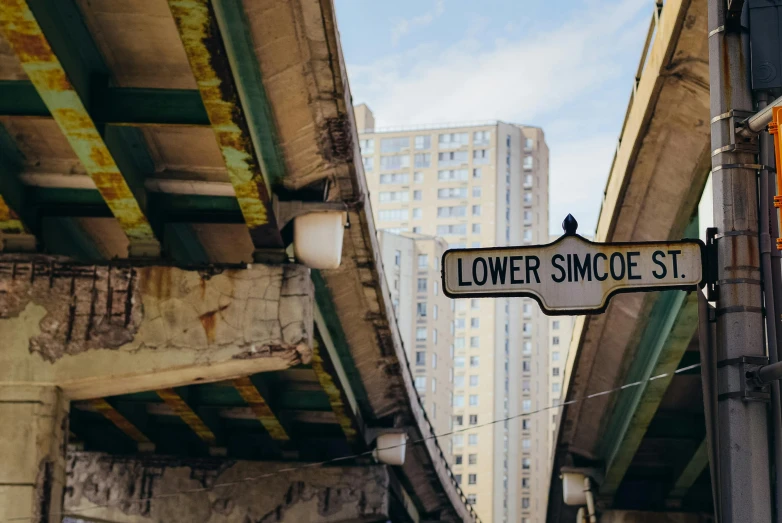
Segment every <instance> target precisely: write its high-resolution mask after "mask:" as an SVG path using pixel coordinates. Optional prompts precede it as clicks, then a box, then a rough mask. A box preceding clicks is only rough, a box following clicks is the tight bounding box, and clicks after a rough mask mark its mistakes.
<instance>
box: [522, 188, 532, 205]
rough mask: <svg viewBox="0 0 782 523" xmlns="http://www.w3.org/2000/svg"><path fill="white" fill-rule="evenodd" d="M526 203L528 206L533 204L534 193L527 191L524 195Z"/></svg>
mask: <svg viewBox="0 0 782 523" xmlns="http://www.w3.org/2000/svg"><path fill="white" fill-rule="evenodd" d="M524 203H526V204H530V203H532V193H531V192H529V191H526V192H525V193H524Z"/></svg>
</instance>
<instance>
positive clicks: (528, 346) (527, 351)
mask: <svg viewBox="0 0 782 523" xmlns="http://www.w3.org/2000/svg"><path fill="white" fill-rule="evenodd" d="M522 351H523V352H524V354H532V342H531V341H525V342H524V345H523V349H522Z"/></svg>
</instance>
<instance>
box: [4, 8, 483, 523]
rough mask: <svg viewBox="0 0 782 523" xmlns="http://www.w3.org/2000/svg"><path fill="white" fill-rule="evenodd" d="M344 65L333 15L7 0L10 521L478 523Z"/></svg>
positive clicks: (327, 10)
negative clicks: (441, 438)
mask: <svg viewBox="0 0 782 523" xmlns="http://www.w3.org/2000/svg"><path fill="white" fill-rule="evenodd" d="M344 67H345V66H344V60H343V58H342V55H341V50H340V43H339V35H338V32H337V28H336V23H335V16H334V7H333V5H332V3H331V2H330V1H329V0H253V1H249V0H245V1H241V0H168V1H167V0H98V1H95V0H0V124H1V127H0V240H2V246H3V252H2V253H1V254H0V339H1V340H3V341H2V348H1V349H0V419H1V420H3V423H0V462H2V463H3V466H2V467H0V521H25V520H30V521H33V520H34V521H49V522H55V521H61V520H62V518H63V516H73V517H79V518H83V519H87V520H96V521H117V522H133V523H136V522H145V523H146V522H162V521H166V522H172V521H183V522H184V521H188V522H189V521H206V520H209V521H214V522H218V521H219V522H234V521H236V522H245V521H271V520H274V521H304V520H318V521H386V520H388V519H392V520H394V521H415V522H417V521H477V520H478V518H477V516H476V514H475V513H474V512H473V510H472V507H471V506H469V505H468V504H467V503H466V498H465V496H464V494H463V493H462V492H461V490H460V488H459V486H458V485H457V484H456V482H455V481H454V478H453V475H452V474H451V471H450V470H449V468H448V465H447V463H446V461H445V459H444V457H443V452H442V450H441V448H440V447H439V446H438V444H437V442H436V440H435V439H434V438H432V436H433V431H432V427H431V425H430V424H429V420H428V419H427V417H426V414H425V412H424V410H423V408H422V405H421V403H420V399H419V398H418V396H417V394H416V392H415V389H414V387H413V383H412V378H411V375H410V372H409V368H408V362H407V360H406V356H405V352H404V350H403V347H402V345H401V342H400V337H399V333H398V332H397V329H396V324H395V320H394V318H393V312H392V308H391V306H390V303H389V299H388V296H389V294H388V290H387V289H386V287H385V279H384V275H383V268H382V266H381V265H380V264H379V263H378V249H377V242H376V237H375V230H374V225H373V223H372V213H371V210H370V209H369V199H368V198H367V188H366V185H365V181H364V176H363V171H362V163H361V161H360V156H359V150H358V140H357V135H356V130H355V125H354V122H353V120H352V118H353V116H352V107H351V101H350V100H351V98H350V91H349V87H348V83H347V76H346V74H345V69H344ZM313 211H317V212H320V213H323V214H313V213H312V212H313ZM302 213H310V214H307V215H306V216H305V215H303V214H302ZM294 216H303V219H302V221H294V220H291V218H293V217H294ZM334 216H338V219H337V220H336V222H335V221H334V220H332V218H333V217H334ZM343 217H346V218H347V223H348V224H349V227H348V228H346V229H344V237H342V236H341V231H342V220H343ZM294 223H295V226H294ZM324 223H325V224H329V223H330V224H331V227H330V228H328V227H327V228H325V229H323V230H326V231H327V232H328V234H326V236H325V238H326V239H323V231H322V230H321V229H320V228H319V227H325V226H324V225H323V224H324ZM335 223H336V224H337V225H336V226H334V224H335ZM313 227H314V228H315V229H316V230H319V231H321V232H320V234H321V236H320V237H319V238H317V239H318V241H320V242H321V245H326V246H325V247H323V249H324V251H323V252H318V253H314V254H313V253H312V252H309V253H307V247H308V246H309V245H310V244H311V243H312V242H313V241H315V240H312V239H311V238H310V239H309V240H307V238H306V234H307V233H308V231H309V232H311V231H312V229H313ZM329 237H331V238H342V240H341V243H339V244H335V245H331V246H328V245H327V243H328V238H329ZM324 242H325V243H324ZM294 246H295V248H294ZM324 252H325V253H326V254H324ZM340 252H341V264H337V263H334V260H335V258H336V257H337V256H338V255H339V253H340ZM323 256H325V257H326V258H328V259H326V260H325V261H324V260H323V259H321V258H322V257H323ZM329 256H330V258H329ZM319 257H321V258H319ZM312 260H314V261H312ZM307 264H309V267H308V266H307ZM337 265H338V266H337ZM312 267H316V269H313V268H312ZM317 267H321V269H317ZM325 267H330V268H325ZM388 432H392V433H400V432H401V433H405V434H407V436H408V441H409V443H408V445H407V450H406V460H405V462H404V465H401V466H391V465H384V464H382V463H377V462H375V461H374V460H373V459H372V458H371V456H370V451H371V449H372V448H374V446H375V438H376V437H377V436H378V435H379V434H384V433H388ZM423 439H425V441H424V442H421V441H420V440H423ZM351 456H352V457H351Z"/></svg>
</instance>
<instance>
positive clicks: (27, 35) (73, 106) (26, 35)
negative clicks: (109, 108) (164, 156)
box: [0, 0, 155, 241]
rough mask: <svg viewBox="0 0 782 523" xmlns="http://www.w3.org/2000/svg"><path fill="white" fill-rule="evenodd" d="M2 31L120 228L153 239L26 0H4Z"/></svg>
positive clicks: (131, 235)
mask: <svg viewBox="0 0 782 523" xmlns="http://www.w3.org/2000/svg"><path fill="white" fill-rule="evenodd" d="M0 30H1V31H2V32H3V34H4V36H5V38H6V40H7V41H8V43H9V44H10V45H11V48H12V49H13V50H14V52H15V53H16V55H17V56H18V57H19V60H20V62H21V65H22V68H23V69H24V71H25V73H27V76H28V77H29V79H30V80H31V81H32V83H33V85H34V86H35V88H36V90H37V91H38V93H39V94H40V96H41V99H42V100H43V102H44V103H45V104H46V107H47V108H48V109H49V111H50V112H51V115H52V117H53V118H54V120H55V121H56V122H57V125H58V126H59V127H60V130H61V131H62V133H63V134H64V135H65V137H66V138H67V139H68V142H69V143H70V145H71V148H72V149H73V151H74V152H75V153H76V156H78V158H79V160H80V161H81V163H82V165H83V166H84V168H85V170H86V171H87V173H88V174H89V175H90V177H91V178H92V180H93V181H94V182H95V185H96V187H97V189H98V191H100V193H101V195H102V196H103V199H104V200H105V201H106V204H107V205H108V206H109V208H110V209H111V212H112V214H114V217H115V218H116V219H117V221H118V222H119V225H120V227H122V230H123V231H124V232H125V234H126V235H127V236H128V238H129V239H130V240H131V241H134V240H142V241H150V240H152V241H155V237H154V234H153V232H152V228H151V227H150V225H149V222H148V221H147V219H146V217H145V216H144V214H143V213H142V211H141V208H140V207H139V204H138V202H137V201H136V199H135V197H134V196H133V193H132V192H131V190H130V188H129V187H128V184H127V183H126V182H125V178H124V177H123V176H122V174H121V173H120V170H119V167H117V164H116V163H115V161H114V159H113V158H112V156H111V153H110V152H109V150H108V147H107V146H106V144H105V142H104V141H103V138H102V137H101V135H100V133H99V132H98V129H97V128H96V127H95V123H94V122H93V121H92V118H90V116H89V113H88V112H87V109H86V108H85V107H84V104H83V103H82V101H81V99H80V98H79V95H78V94H77V93H76V90H75V89H74V87H73V85H72V84H71V82H70V81H69V80H68V76H67V74H66V72H65V70H64V69H63V66H62V64H61V63H60V61H59V59H58V58H57V56H55V54H54V52H53V51H52V48H51V46H50V45H49V42H48V41H47V39H46V37H45V36H44V34H43V31H42V30H41V27H40V26H39V25H38V22H37V21H36V19H35V16H34V15H33V13H32V11H31V10H30V7H29V6H28V5H27V1H26V0H0Z"/></svg>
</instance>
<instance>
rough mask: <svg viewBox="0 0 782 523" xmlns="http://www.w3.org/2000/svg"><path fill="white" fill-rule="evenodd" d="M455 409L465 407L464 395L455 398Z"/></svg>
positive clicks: (457, 395)
mask: <svg viewBox="0 0 782 523" xmlns="http://www.w3.org/2000/svg"><path fill="white" fill-rule="evenodd" d="M453 406H454V407H464V394H456V395H454V397H453Z"/></svg>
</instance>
